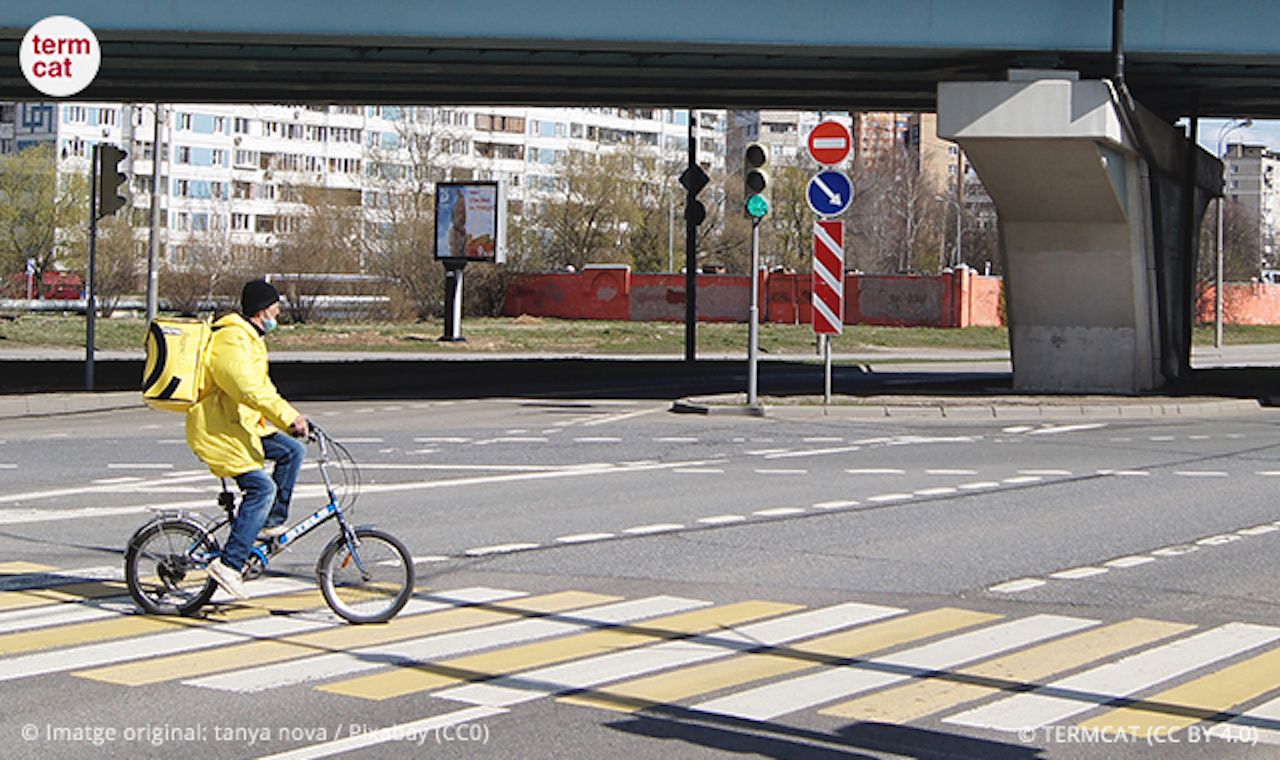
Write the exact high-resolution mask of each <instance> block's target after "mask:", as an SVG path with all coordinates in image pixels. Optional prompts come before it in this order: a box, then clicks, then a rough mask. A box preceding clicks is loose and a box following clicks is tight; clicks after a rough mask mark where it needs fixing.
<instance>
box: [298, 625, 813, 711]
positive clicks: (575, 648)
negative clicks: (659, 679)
mask: <svg viewBox="0 0 1280 760" xmlns="http://www.w3.org/2000/svg"><path fill="white" fill-rule="evenodd" d="M799 609H801V607H800V606H799V605H795V604H783V603H780V602H763V601H748V602H738V603H735V604H728V605H724V606H720V607H711V608H709V609H703V610H694V611H691V612H681V613H677V614H675V615H667V616H664V617H659V618H654V619H650V620H646V621H643V622H639V623H634V624H631V625H628V626H623V627H619V628H611V629H608V630H596V631H588V632H586V633H579V634H576V635H574V636H569V637H567V638H560V639H555V640H552V641H540V642H536V643H532V644H524V645H522V646H517V647H511V648H508V649H502V650H499V651H496V652H484V653H481V654H475V655H469V656H467V657H459V658H456V659H451V660H444V661H439V662H424V663H418V664H416V665H415V666H412V667H404V666H401V667H397V668H394V669H392V670H390V671H386V672H382V673H373V674H370V675H367V676H358V677H355V678H350V679H347V680H344V681H338V682H335V683H329V684H325V685H323V686H320V687H318V688H319V690H320V691H324V692H328V693H330V694H342V695H344V696H349V697H358V698H362V699H369V700H375V701H381V700H385V699H391V698H393V697H402V696H406V695H408V694H417V693H421V692H424V691H430V690H434V689H438V688H440V687H442V686H451V685H454V684H457V683H459V682H464V681H468V680H479V679H487V678H491V677H493V676H498V675H506V674H509V673H512V672H515V671H517V670H524V669H528V668H533V667H539V666H544V665H552V664H555V663H560V662H565V661H566V660H572V659H576V658H579V657H582V656H583V655H584V654H599V653H602V652H612V651H620V650H624V649H634V648H636V647H640V646H643V645H645V644H651V643H656V642H660V641H664V640H671V639H683V638H686V637H687V636H689V635H690V634H695V633H706V632H708V631H718V630H722V629H724V628H726V627H730V626H735V625H740V624H742V623H745V622H749V621H753V620H759V619H761V618H767V617H773V616H775V615H781V614H784V613H788V612H793V611H795V610H799Z"/></svg>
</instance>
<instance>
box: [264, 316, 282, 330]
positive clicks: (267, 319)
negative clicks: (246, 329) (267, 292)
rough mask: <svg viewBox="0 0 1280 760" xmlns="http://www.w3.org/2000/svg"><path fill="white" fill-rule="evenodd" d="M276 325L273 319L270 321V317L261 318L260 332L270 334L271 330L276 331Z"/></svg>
mask: <svg viewBox="0 0 1280 760" xmlns="http://www.w3.org/2000/svg"><path fill="white" fill-rule="evenodd" d="M277 324H278V323H277V322H276V321H275V320H274V319H272V318H271V317H263V318H262V331H263V332H271V331H272V330H274V329H276V325H277Z"/></svg>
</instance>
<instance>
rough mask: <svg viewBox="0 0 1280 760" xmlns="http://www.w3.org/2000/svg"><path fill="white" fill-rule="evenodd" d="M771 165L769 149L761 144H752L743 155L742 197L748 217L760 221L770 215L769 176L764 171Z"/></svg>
mask: <svg viewBox="0 0 1280 760" xmlns="http://www.w3.org/2000/svg"><path fill="white" fill-rule="evenodd" d="M767 163H769V149H768V148H766V147H765V146H763V145H761V144H760V143H751V144H750V145H748V146H747V149H746V150H745V151H744V152H743V154H742V197H743V199H744V200H745V202H746V203H745V206H746V211H747V216H749V217H751V218H752V219H760V218H762V217H763V216H764V215H765V214H767V213H769V197H768V196H767V195H766V194H765V191H766V190H767V189H768V187H769V174H768V172H766V171H765V170H764V167H765V164H767Z"/></svg>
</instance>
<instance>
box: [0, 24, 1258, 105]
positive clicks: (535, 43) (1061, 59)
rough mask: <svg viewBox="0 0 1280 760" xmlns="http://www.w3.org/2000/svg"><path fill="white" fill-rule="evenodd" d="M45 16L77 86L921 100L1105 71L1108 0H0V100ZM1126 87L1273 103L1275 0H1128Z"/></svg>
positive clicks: (246, 97)
mask: <svg viewBox="0 0 1280 760" xmlns="http://www.w3.org/2000/svg"><path fill="white" fill-rule="evenodd" d="M53 14H64V15H69V16H74V17H76V18H78V19H80V20H81V21H83V22H85V23H86V24H88V25H89V27H90V28H92V29H93V30H94V31H95V33H96V34H97V35H98V38H99V40H100V41H101V43H102V48H103V54H102V69H101V71H100V73H99V75H98V78H97V80H96V82H95V83H94V85H93V86H92V87H90V88H89V89H88V90H86V91H85V92H84V93H83V95H82V97H83V99H86V100H125V101H128V100H162V101H173V102H192V101H204V100H209V101H216V100H221V101H228V102H244V101H264V102H278V101H287V100H319V101H329V102H343V101H345V102H352V103H424V104H425V103H439V104H455V103H457V104H464V103H476V104H489V103H493V104H501V103H519V104H530V105H532V104H552V103H555V104H579V105H597V104H603V103H614V104H635V105H643V104H655V105H667V106H697V107H707V108H715V107H745V108H757V107H763V108H784V107H797V108H813V109H819V108H821V109H868V108H880V109H901V110H933V107H934V102H935V86H936V84H937V83H938V82H945V81H984V80H992V79H1003V78H1004V72H1005V71H1006V70H1007V69H1009V68H1025V67H1034V68H1067V69H1072V70H1077V71H1080V72H1081V74H1082V76H1083V77H1084V78H1085V79H1089V78H1096V77H1099V76H1102V75H1104V74H1106V73H1109V72H1110V70H1111V62H1110V54H1109V51H1110V48H1111V19H1112V0H1036V1H1035V2H1025V1H1024V0H965V2H935V1H934V0H786V2H779V1H778V0H699V2H696V3H691V2H688V1H687V0H649V1H648V2H644V3H636V2H620V1H619V0H555V2H543V3H533V2H527V0H467V1H466V2H452V3H444V2H414V1H411V0H366V1H365V2H358V3H357V2H352V1H351V0H267V1H266V2H264V1H263V0H220V2H215V3H208V2H200V1H199V0H112V1H111V2H101V0H60V1H59V2H56V3H50V2H48V0H6V1H5V3H4V8H3V12H0V62H2V63H0V99H15V98H17V99H22V98H28V97H31V96H32V92H31V90H30V88H29V87H28V85H27V84H26V82H25V80H24V79H23V77H22V74H21V71H19V69H18V65H17V61H18V58H17V46H18V44H19V43H20V42H21V39H22V36H23V34H24V33H25V32H26V30H27V28H29V27H30V25H31V24H32V23H34V22H35V21H37V20H39V19H41V18H43V17H45V16H48V15H53ZM1127 17H1128V18H1127V23H1126V28H1127V38H1126V45H1125V47H1126V52H1127V56H1128V66H1129V74H1128V79H1129V84H1130V86H1131V87H1132V88H1133V91H1134V94H1135V95H1136V96H1137V98H1138V99H1139V100H1140V101H1141V102H1143V103H1144V104H1145V105H1146V106H1147V107H1148V108H1150V109H1152V110H1153V111H1154V112H1155V113H1157V114H1159V115H1161V116H1163V117H1165V118H1172V117H1175V116H1178V115H1181V114H1184V113H1186V112H1187V111H1188V109H1189V107H1190V97H1191V95H1192V94H1198V96H1199V101H1200V105H1199V112H1200V113H1201V115H1213V114H1219V115H1230V116H1236V115H1250V116H1256V117H1261V116H1280V97H1277V94H1278V93H1280V90H1278V89H1277V87H1278V86H1280V84H1278V83H1280V37H1278V36H1277V35H1276V34H1275V30H1276V29H1277V28H1280V4H1276V3H1269V2H1259V1H1257V0H1217V1H1216V2H1212V3H1208V2H1203V0H1129V2H1128V9H1127Z"/></svg>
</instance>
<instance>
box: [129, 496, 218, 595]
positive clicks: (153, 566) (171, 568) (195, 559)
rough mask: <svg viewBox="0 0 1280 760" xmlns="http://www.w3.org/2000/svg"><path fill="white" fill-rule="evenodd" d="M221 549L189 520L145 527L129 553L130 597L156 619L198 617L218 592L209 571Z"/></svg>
mask: <svg viewBox="0 0 1280 760" xmlns="http://www.w3.org/2000/svg"><path fill="white" fill-rule="evenodd" d="M217 550H218V547H217V544H216V543H214V542H213V541H212V539H210V538H209V536H208V534H206V533H205V532H204V531H202V530H200V528H198V527H197V526H195V525H193V524H192V523H190V522H188V521H186V520H181V519H169V520H160V521H157V522H153V523H151V524H150V525H147V526H145V527H143V528H142V529H141V530H139V531H138V532H137V533H136V534H134V536H133V538H132V539H130V540H129V548H128V550H127V551H126V552H125V557H124V576H125V580H126V582H127V583H128V585H129V595H130V596H132V597H133V600H134V601H135V602H137V604H138V606H139V607H141V608H142V609H143V610H144V611H146V612H148V613H150V614H152V615H190V614H192V613H194V612H195V611H196V610H198V609H200V608H201V607H203V606H204V605H205V604H206V603H207V602H208V601H209V599H210V598H212V597H213V593H214V591H216V590H217V588H218V584H217V582H216V581H214V580H213V578H211V577H209V572H208V570H207V569H206V568H207V567H208V564H209V560H210V558H211V557H213V556H216V554H217Z"/></svg>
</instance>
